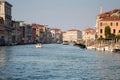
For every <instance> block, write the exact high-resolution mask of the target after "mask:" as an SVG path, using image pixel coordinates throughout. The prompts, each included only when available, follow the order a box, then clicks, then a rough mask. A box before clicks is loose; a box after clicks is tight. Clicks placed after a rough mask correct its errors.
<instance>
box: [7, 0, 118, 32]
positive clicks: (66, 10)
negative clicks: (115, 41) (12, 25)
mask: <svg viewBox="0 0 120 80" xmlns="http://www.w3.org/2000/svg"><path fill="white" fill-rule="evenodd" d="M6 1H8V2H9V3H10V4H12V5H13V7H12V17H13V18H12V19H13V20H18V21H19V20H20V21H21V20H22V21H25V23H29V24H31V23H36V24H43V25H48V27H50V28H60V29H62V30H63V31H65V30H69V29H79V30H83V29H85V28H87V27H92V28H95V23H96V16H97V15H98V14H99V12H100V6H101V7H102V8H103V12H107V11H110V10H113V9H120V5H119V4H120V0H92V1H90V0H6Z"/></svg>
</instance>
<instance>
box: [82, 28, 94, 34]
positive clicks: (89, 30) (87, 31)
mask: <svg viewBox="0 0 120 80" xmlns="http://www.w3.org/2000/svg"><path fill="white" fill-rule="evenodd" d="M83 31H84V32H85V33H91V34H93V33H95V32H96V30H95V29H93V28H86V29H85V30H83Z"/></svg>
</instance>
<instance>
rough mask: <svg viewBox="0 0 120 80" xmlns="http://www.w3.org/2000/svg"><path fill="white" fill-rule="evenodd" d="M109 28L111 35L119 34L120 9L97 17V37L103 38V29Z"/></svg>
mask: <svg viewBox="0 0 120 80" xmlns="http://www.w3.org/2000/svg"><path fill="white" fill-rule="evenodd" d="M106 26H109V27H110V29H111V33H113V34H115V35H118V34H120V9H114V10H111V11H108V12H105V13H101V14H99V15H97V19H96V28H97V30H96V31H97V37H98V38H105V27H106Z"/></svg>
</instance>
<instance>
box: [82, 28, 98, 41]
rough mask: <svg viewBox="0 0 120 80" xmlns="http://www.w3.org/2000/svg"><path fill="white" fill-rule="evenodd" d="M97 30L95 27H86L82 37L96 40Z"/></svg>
mask: <svg viewBox="0 0 120 80" xmlns="http://www.w3.org/2000/svg"><path fill="white" fill-rule="evenodd" d="M95 35H96V30H95V29H93V28H86V29H84V30H83V31H82V39H83V40H84V41H85V40H92V41H94V40H95Z"/></svg>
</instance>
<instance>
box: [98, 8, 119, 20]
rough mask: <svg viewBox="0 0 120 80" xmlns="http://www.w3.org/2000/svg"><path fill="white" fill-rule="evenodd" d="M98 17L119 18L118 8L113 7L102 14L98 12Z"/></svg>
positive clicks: (106, 18)
mask: <svg viewBox="0 0 120 80" xmlns="http://www.w3.org/2000/svg"><path fill="white" fill-rule="evenodd" d="M98 16H99V19H100V20H101V21H102V20H105V21H113V20H120V9H114V10H111V11H108V12H105V13H102V14H99V15H98Z"/></svg>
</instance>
